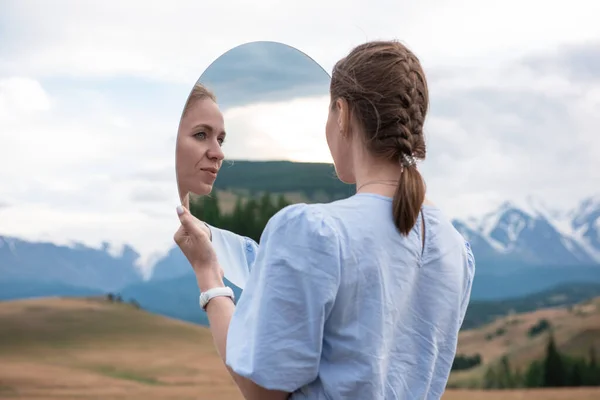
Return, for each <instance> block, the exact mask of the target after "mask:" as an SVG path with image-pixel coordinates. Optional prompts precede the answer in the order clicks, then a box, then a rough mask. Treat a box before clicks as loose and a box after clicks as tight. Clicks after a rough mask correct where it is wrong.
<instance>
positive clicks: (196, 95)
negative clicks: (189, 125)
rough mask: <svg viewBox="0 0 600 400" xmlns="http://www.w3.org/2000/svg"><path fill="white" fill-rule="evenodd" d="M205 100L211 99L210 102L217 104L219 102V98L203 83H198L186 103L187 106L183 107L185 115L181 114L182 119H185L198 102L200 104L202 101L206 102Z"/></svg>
mask: <svg viewBox="0 0 600 400" xmlns="http://www.w3.org/2000/svg"><path fill="white" fill-rule="evenodd" d="M204 99H210V100H212V101H214V102H215V103H216V102H217V97H216V96H215V94H214V93H213V92H212V91H211V90H210V89H208V88H207V87H206V86H204V85H203V84H201V83H196V84H195V85H194V87H193V89H192V91H191V93H190V95H189V96H188V99H187V101H186V102H185V106H183V113H182V114H181V118H183V117H184V116H185V114H186V113H187V112H188V110H189V109H190V108H191V107H192V106H193V105H194V104H195V103H196V102H198V101H200V100H204Z"/></svg>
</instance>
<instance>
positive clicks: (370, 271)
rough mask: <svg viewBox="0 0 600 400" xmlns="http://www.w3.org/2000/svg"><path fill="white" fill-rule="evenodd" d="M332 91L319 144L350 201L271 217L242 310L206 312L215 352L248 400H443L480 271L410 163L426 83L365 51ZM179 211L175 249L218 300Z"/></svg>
mask: <svg viewBox="0 0 600 400" xmlns="http://www.w3.org/2000/svg"><path fill="white" fill-rule="evenodd" d="M330 92H331V93H330V94H331V107H330V110H329V118H328V121H327V125H326V136H327V142H328V144H329V148H330V150H331V154H332V156H333V160H334V163H335V168H336V172H337V174H338V176H339V178H340V179H341V180H342V181H344V182H348V183H356V185H357V194H356V195H354V196H352V197H350V198H348V199H344V200H340V201H336V202H333V203H329V204H311V205H306V204H295V205H292V206H289V207H286V208H284V209H283V210H281V211H280V212H279V213H277V214H276V215H275V216H274V217H273V218H271V220H270V221H269V222H268V224H267V226H266V228H265V230H264V232H263V235H262V237H261V244H260V249H259V250H258V253H257V256H256V260H255V262H254V265H253V269H252V272H251V273H250V277H249V279H248V282H247V284H246V287H245V289H244V293H243V295H242V296H241V298H240V299H239V302H238V304H237V306H236V305H234V302H233V301H231V299H230V298H228V297H227V296H224V295H221V296H216V297H213V298H212V299H210V301H209V302H208V304H207V305H206V308H205V309H206V312H207V314H208V317H209V320H210V326H211V331H212V334H213V338H214V340H215V344H216V346H217V349H218V351H219V353H220V354H221V357H222V358H223V360H224V361H225V363H226V365H227V366H228V368H229V371H230V373H231V375H232V376H233V378H234V380H235V382H236V383H237V385H238V386H239V388H240V389H241V391H242V393H243V394H244V396H245V397H246V398H247V399H261V400H269V399H286V398H288V396H291V398H293V399H361V400H371V399H439V398H440V397H441V395H442V393H443V391H444V388H445V386H446V382H447V379H448V375H449V373H450V369H451V365H452V361H453V359H454V355H455V351H456V345H457V337H458V331H459V328H460V326H461V324H462V320H463V317H464V315H465V311H466V308H467V304H468V302H469V297H470V292H471V284H472V279H473V275H474V268H475V266H474V258H473V254H472V252H471V250H470V247H469V245H468V243H466V242H465V240H464V239H463V238H462V236H461V235H460V234H459V233H458V232H457V231H456V230H455V229H454V227H453V226H452V224H451V223H450V221H449V220H448V219H447V218H446V217H445V216H444V215H443V214H442V212H441V211H440V210H439V209H438V208H436V207H435V206H434V205H432V204H431V203H429V202H428V201H426V200H425V186H424V182H423V180H422V178H421V175H420V174H419V172H418V170H417V168H416V165H415V161H416V159H424V158H425V141H424V137H423V124H424V121H425V115H426V112H427V108H428V91H427V84H426V80H425V75H424V73H423V70H422V68H421V65H420V63H419V60H418V59H417V57H416V56H415V55H414V54H413V53H412V52H411V51H410V50H408V49H407V48H406V47H405V46H403V45H402V44H400V43H398V42H396V41H376V42H369V43H365V44H362V45H360V46H358V47H356V48H354V49H353V50H352V51H351V52H350V53H349V54H348V56H346V57H345V58H343V59H341V60H340V61H339V62H338V63H337V64H336V65H335V67H334V69H333V74H332V79H331V88H330ZM177 211H178V214H179V216H180V220H181V227H180V229H179V230H178V231H177V232H176V234H175V241H176V242H177V243H178V245H179V246H180V248H181V249H182V251H183V252H184V254H185V255H186V256H187V258H188V260H189V261H190V263H191V265H192V266H193V268H194V271H195V273H196V277H197V281H198V285H199V287H200V290H201V292H207V291H209V290H213V292H212V293H215V290H216V291H219V289H216V288H219V287H222V286H223V280H222V273H221V269H220V266H219V262H218V261H217V257H216V255H215V253H214V251H212V250H211V246H210V242H209V238H208V236H207V235H205V234H204V233H203V232H201V231H200V230H198V229H196V228H195V225H194V223H193V217H192V216H191V215H190V214H189V212H188V211H187V210H186V209H185V208H182V207H181V206H180V207H178V210H177Z"/></svg>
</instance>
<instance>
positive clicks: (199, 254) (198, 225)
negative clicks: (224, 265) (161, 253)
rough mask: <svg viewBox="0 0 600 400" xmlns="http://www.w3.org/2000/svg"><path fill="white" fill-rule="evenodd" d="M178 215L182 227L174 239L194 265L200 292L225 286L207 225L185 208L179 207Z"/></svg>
mask: <svg viewBox="0 0 600 400" xmlns="http://www.w3.org/2000/svg"><path fill="white" fill-rule="evenodd" d="M177 215H178V216H179V221H180V222H181V226H180V227H179V229H177V232H175V235H174V236H173V239H174V240H175V243H177V245H178V246H179V248H180V249H181V251H182V252H183V254H184V255H185V257H186V258H187V259H188V261H189V262H190V264H191V265H192V268H193V269H194V272H195V273H196V279H197V280H198V286H199V287H200V291H201V292H205V291H207V290H209V289H212V288H214V287H221V286H224V283H223V270H222V269H221V266H220V265H219V261H218V260H217V254H216V253H215V250H214V249H213V246H212V243H211V242H210V236H209V235H210V232H207V231H208V229H207V227H206V225H205V224H204V223H203V222H202V221H200V220H199V219H198V218H196V217H194V216H193V215H192V214H191V213H190V212H189V210H188V209H187V208H186V207H184V206H178V207H177Z"/></svg>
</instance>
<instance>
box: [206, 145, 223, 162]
mask: <svg viewBox="0 0 600 400" xmlns="http://www.w3.org/2000/svg"><path fill="white" fill-rule="evenodd" d="M207 155H208V158H210V159H211V160H216V161H221V160H223V159H224V158H225V154H224V153H223V149H222V148H221V146H219V143H216V144H214V145H212V146H211V147H210V149H208V154H207Z"/></svg>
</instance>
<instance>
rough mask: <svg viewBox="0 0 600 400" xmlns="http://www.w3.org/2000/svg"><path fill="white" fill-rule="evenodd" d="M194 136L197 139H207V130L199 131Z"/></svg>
mask: <svg viewBox="0 0 600 400" xmlns="http://www.w3.org/2000/svg"><path fill="white" fill-rule="evenodd" d="M194 137H195V138H196V139H200V140H204V139H206V133H205V132H198V133H196V134H194Z"/></svg>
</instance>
